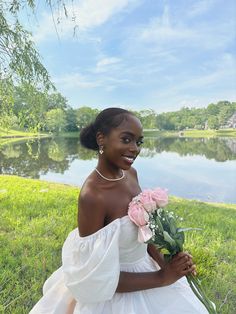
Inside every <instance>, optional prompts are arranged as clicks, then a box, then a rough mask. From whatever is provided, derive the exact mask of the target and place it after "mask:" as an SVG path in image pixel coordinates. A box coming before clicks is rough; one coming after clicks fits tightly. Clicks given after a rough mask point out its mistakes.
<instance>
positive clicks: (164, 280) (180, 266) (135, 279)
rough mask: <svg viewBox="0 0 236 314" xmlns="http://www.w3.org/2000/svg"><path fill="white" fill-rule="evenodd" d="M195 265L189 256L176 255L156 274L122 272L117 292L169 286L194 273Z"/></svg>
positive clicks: (155, 272) (183, 254) (182, 253)
mask: <svg viewBox="0 0 236 314" xmlns="http://www.w3.org/2000/svg"><path fill="white" fill-rule="evenodd" d="M194 270H195V265H194V264H193V262H192V259H191V257H190V256H189V254H187V253H184V252H181V253H178V254H176V255H175V256H174V257H173V258H172V259H171V261H169V262H168V263H166V264H165V265H164V267H163V268H162V269H160V270H158V271H154V272H144V273H128V272H121V273H120V279H119V283H118V286H117V289H116V292H133V291H139V290H146V289H152V288H157V287H163V286H168V285H170V284H172V283H174V282H175V281H177V280H178V279H180V278H181V277H183V276H186V275H188V274H190V273H192V272H193V271H194Z"/></svg>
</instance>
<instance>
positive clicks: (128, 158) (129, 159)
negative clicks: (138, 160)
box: [125, 157, 134, 162]
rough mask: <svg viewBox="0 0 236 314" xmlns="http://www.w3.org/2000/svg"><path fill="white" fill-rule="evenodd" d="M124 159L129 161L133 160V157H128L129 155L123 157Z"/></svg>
mask: <svg viewBox="0 0 236 314" xmlns="http://www.w3.org/2000/svg"><path fill="white" fill-rule="evenodd" d="M125 159H127V160H128V161H130V162H133V161H134V158H130V157H125Z"/></svg>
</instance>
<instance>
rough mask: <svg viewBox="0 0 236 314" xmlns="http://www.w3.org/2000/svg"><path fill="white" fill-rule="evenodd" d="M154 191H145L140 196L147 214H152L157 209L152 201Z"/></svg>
mask: <svg viewBox="0 0 236 314" xmlns="http://www.w3.org/2000/svg"><path fill="white" fill-rule="evenodd" d="M152 194H153V191H152V190H144V191H143V192H142V193H140V194H139V201H140V203H141V204H142V205H143V207H144V208H145V209H146V211H147V212H149V213H152V212H153V211H154V210H155V209H156V202H155V201H154V200H153V199H152Z"/></svg>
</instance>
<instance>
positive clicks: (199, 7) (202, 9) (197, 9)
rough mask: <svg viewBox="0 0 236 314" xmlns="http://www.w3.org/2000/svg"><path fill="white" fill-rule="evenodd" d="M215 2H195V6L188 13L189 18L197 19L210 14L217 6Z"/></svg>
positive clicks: (209, 0)
mask: <svg viewBox="0 0 236 314" xmlns="http://www.w3.org/2000/svg"><path fill="white" fill-rule="evenodd" d="M215 2H216V1H215V0H201V1H198V2H194V4H193V6H192V7H191V8H190V9H189V10H188V11H187V16H188V17H191V18H193V17H196V16H199V15H201V14H204V13H206V12H208V11H209V10H210V9H211V8H212V6H213V5H214V4H215Z"/></svg>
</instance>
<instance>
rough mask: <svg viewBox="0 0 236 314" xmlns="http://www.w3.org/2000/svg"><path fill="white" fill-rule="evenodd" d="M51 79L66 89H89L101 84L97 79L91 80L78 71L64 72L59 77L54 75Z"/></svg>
mask: <svg viewBox="0 0 236 314" xmlns="http://www.w3.org/2000/svg"><path fill="white" fill-rule="evenodd" d="M53 81H54V82H55V83H56V85H58V86H62V87H63V89H68V90H70V89H73V88H82V89H90V88H95V87H98V86H100V85H101V82H99V80H96V79H93V80H92V79H90V78H88V77H86V76H83V75H81V74H79V73H70V74H64V75H63V76H61V77H55V78H54V79H53Z"/></svg>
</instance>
